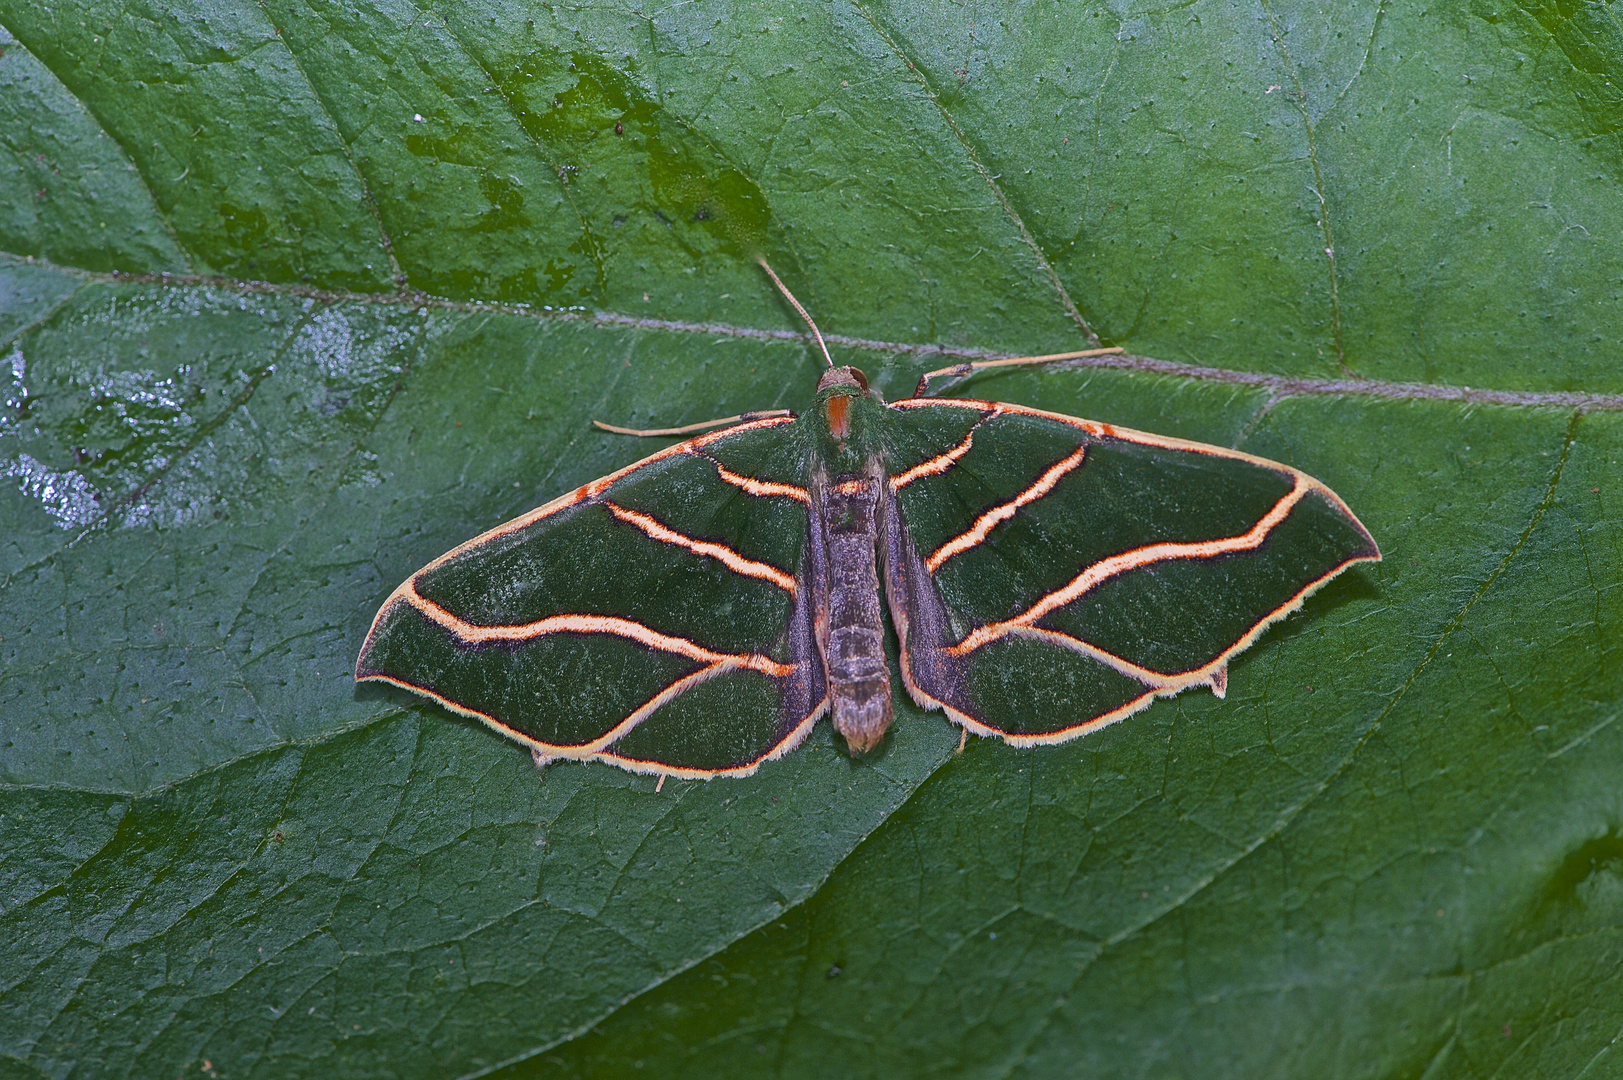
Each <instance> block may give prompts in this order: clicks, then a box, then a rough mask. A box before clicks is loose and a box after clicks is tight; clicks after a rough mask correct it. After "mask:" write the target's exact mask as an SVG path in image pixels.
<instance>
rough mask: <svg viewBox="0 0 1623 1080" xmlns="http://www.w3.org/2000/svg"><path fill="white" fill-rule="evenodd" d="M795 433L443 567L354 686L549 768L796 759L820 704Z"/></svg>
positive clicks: (732, 452)
mask: <svg viewBox="0 0 1623 1080" xmlns="http://www.w3.org/2000/svg"><path fill="white" fill-rule="evenodd" d="M790 423H791V422H790V420H789V419H788V418H781V419H771V420H759V421H755V422H752V423H747V424H741V425H739V426H737V427H733V428H729V429H727V430H725V431H721V432H716V433H713V434H710V435H706V436H703V437H700V438H697V439H694V440H692V441H689V442H685V443H681V444H679V445H677V446H673V447H670V448H669V449H666V450H663V451H661V452H660V453H657V454H654V455H653V456H651V457H648V458H645V459H643V460H642V461H639V462H637V463H636V464H635V465H631V466H629V467H628V468H625V469H622V470H621V471H620V472H617V473H615V474H613V475H612V476H607V477H604V478H603V479H601V480H597V481H594V482H593V483H591V484H588V485H586V486H585V487H583V488H580V489H579V490H577V491H573V492H570V493H569V494H568V495H565V496H563V497H562V498H560V499H556V500H554V501H553V502H550V503H548V504H547V505H545V506H543V507H541V508H540V509H538V510H533V511H531V512H530V513H528V514H525V515H524V516H522V517H519V518H515V519H514V520H512V521H510V522H508V523H507V524H505V525H502V526H500V527H498V528H495V529H492V530H491V531H489V532H487V533H485V534H484V535H483V536H480V537H477V538H475V539H473V540H470V541H468V542H467V543H466V544H463V545H462V546H461V547H458V548H456V549H455V550H453V551H450V552H448V553H446V554H445V555H442V556H440V557H439V558H438V559H435V560H434V561H433V562H431V563H429V564H428V565H427V566H425V567H423V569H421V570H419V571H418V572H417V573H415V574H413V575H412V576H411V577H410V578H408V579H407V580H406V581H405V582H403V583H401V585H400V587H399V588H398V589H396V590H395V591H394V593H393V594H392V595H391V596H390V597H389V599H388V600H387V601H386V602H385V603H384V605H383V607H382V609H381V610H380V611H379V612H378V614H377V618H376V619H374V620H373V623H372V630H371V633H370V634H368V635H367V639H366V644H365V646H364V647H363V648H362V649H361V655H360V658H359V659H358V660H357V661H356V667H355V677H356V678H357V679H359V680H363V681H364V680H378V681H383V682H389V683H393V684H394V685H396V686H402V687H405V688H406V689H408V690H412V691H415V692H417V693H419V694H422V695H424V696H425V697H428V698H432V699H433V700H435V701H438V702H440V703H441V704H443V705H444V706H446V707H447V708H449V709H452V710H454V711H456V712H459V713H462V714H464V715H467V716H472V717H476V718H478V719H479V720H482V721H484V722H485V723H486V724H488V725H490V726H491V727H492V728H495V729H496V730H497V731H499V732H501V733H502V734H504V735H508V736H510V737H512V738H514V739H516V740H518V741H519V742H521V743H523V744H524V745H526V746H528V747H530V748H531V749H532V750H534V751H535V752H536V755H537V760H538V761H543V762H544V761H545V760H547V759H551V758H577V759H585V760H595V761H605V762H608V763H610V764H613V765H618V766H620V767H622V768H626V769H631V770H633V771H637V772H650V773H669V774H674V775H677V776H682V777H693V778H697V777H710V776H718V775H723V774H729V775H744V774H747V773H750V772H753V771H754V770H755V768H756V767H757V766H758V765H759V764H760V763H761V762H763V761H766V760H769V759H771V758H774V757H777V756H779V755H781V754H784V753H787V752H788V751H789V750H792V749H793V748H794V747H795V746H797V745H799V743H800V742H801V741H802V740H803V739H804V738H805V737H806V735H807V733H808V732H809V731H810V730H811V727H812V724H813V723H814V722H815V721H816V719H817V717H818V715H819V714H821V712H822V711H823V708H824V704H825V703H824V682H825V680H824V677H823V670H822V662H821V659H820V658H819V656H818V652H817V648H816V643H815V639H814V637H813V634H812V626H811V619H812V612H811V604H810V597H811V592H812V590H811V589H809V588H807V587H805V583H803V582H801V581H799V580H797V578H796V574H797V572H798V568H799V566H800V561H801V560H800V552H801V547H802V545H803V543H804V540H805V535H806V517H807V510H806V506H807V504H806V498H807V496H806V492H805V482H804V478H803V477H804V471H805V469H804V465H803V463H802V460H803V459H802V457H801V455H800V454H799V452H798V450H797V448H796V444H795V442H794V435H793V433H792V432H793V429H792V428H791V427H790Z"/></svg>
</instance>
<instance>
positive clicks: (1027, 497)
mask: <svg viewBox="0 0 1623 1080" xmlns="http://www.w3.org/2000/svg"><path fill="white" fill-rule="evenodd" d="M966 441H967V440H966ZM1086 450H1087V447H1085V446H1079V447H1077V448H1076V452H1075V453H1073V454H1071V455H1069V456H1068V457H1066V458H1065V459H1064V460H1063V461H1059V462H1056V463H1054V464H1053V465H1051V466H1049V468H1048V471H1047V472H1045V473H1043V474H1042V476H1040V477H1038V478H1037V482H1036V483H1035V484H1032V485H1031V486H1030V487H1028V488H1027V489H1026V490H1024V491H1022V492H1021V493H1020V494H1019V495H1016V496H1015V497H1014V498H1013V499H1011V500H1010V501H1008V502H1006V503H1004V504H1002V505H1001V506H994V507H992V509H990V510H988V511H987V512H986V513H984V514H982V515H981V516H980V517H978V518H976V519H975V524H974V525H971V526H970V527H969V529H968V530H967V531H965V532H962V533H960V534H958V535H957V536H955V537H953V538H952V539H951V540H948V541H947V542H946V543H945V544H942V545H941V546H940V547H939V548H937V549H936V550H935V554H933V555H931V556H930V557H929V558H928V559H925V560H924V568H925V569H926V570H928V571H930V573H932V574H933V573H935V572H936V571H937V570H938V569H940V568H941V564H942V563H944V562H946V561H947V560H948V559H950V558H952V557H953V556H954V555H957V554H960V553H962V552H965V551H968V550H969V549H970V548H972V547H974V546H976V545H977V544H979V543H980V542H981V541H983V540H985V539H986V538H987V536H989V535H990V534H991V532H992V530H993V529H994V528H996V527H997V526H998V525H999V524H1000V523H1002V522H1004V521H1007V520H1009V519H1010V518H1012V517H1014V515H1015V512H1016V511H1018V510H1019V509H1020V508H1021V507H1022V506H1028V505H1030V504H1031V503H1034V502H1036V501H1037V500H1038V499H1040V498H1042V497H1043V496H1044V495H1047V494H1048V493H1049V492H1050V491H1053V490H1054V485H1055V484H1058V483H1059V482H1060V480H1061V478H1063V477H1064V476H1065V474H1066V473H1068V472H1071V471H1072V470H1073V469H1075V468H1076V467H1077V466H1078V465H1081V464H1082V455H1083V454H1084V453H1085V452H1086Z"/></svg>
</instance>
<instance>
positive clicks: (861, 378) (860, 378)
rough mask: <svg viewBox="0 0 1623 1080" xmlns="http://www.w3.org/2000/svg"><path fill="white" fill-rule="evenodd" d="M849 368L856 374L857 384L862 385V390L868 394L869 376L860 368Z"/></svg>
mask: <svg viewBox="0 0 1623 1080" xmlns="http://www.w3.org/2000/svg"><path fill="white" fill-rule="evenodd" d="M847 370H849V371H850V372H851V374H852V375H854V376H856V380H857V385H858V386H860V387H862V392H863V393H864V394H866V393H867V392H868V376H866V375H864V374H863V373H862V370H861V369H860V368H848V369H847Z"/></svg>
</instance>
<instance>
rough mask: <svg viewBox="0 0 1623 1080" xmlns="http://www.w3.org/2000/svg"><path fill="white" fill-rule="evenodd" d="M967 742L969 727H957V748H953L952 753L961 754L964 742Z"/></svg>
mask: <svg viewBox="0 0 1623 1080" xmlns="http://www.w3.org/2000/svg"><path fill="white" fill-rule="evenodd" d="M967 742H969V729H968V728H959V729H958V749H956V750H954V751H953V753H954V754H962V753H963V752H964V744H966V743H967Z"/></svg>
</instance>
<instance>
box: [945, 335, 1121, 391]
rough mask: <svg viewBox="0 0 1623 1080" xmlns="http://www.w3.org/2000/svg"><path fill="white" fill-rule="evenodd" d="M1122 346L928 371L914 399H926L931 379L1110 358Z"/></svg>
mask: <svg viewBox="0 0 1623 1080" xmlns="http://www.w3.org/2000/svg"><path fill="white" fill-rule="evenodd" d="M1125 351H1126V350H1125V349H1123V348H1122V347H1121V346H1120V345H1114V346H1112V347H1110V348H1108V349H1083V350H1082V351H1081V352H1062V353H1049V354H1048V355H1046V356H1016V357H1013V358H1011V359H1008V360H976V361H975V362H974V363H969V364H954V365H952V367H944V368H937V369H936V370H934V371H927V372H925V373H924V374H923V375H921V376H920V377H919V386H918V389H917V390H915V391H914V392H913V396H914V397H924V396H925V395H926V394H927V393H928V392H929V390H930V380H931V379H964V378H968V377H969V376H971V375H973V374H975V372H977V371H984V370H986V369H987V368H998V367H1019V366H1022V365H1025V364H1056V363H1058V362H1059V361H1061V360H1080V359H1082V358H1083V357H1085V356H1109V355H1110V354H1112V353H1119V352H1125Z"/></svg>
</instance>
